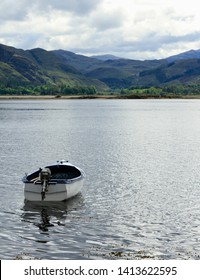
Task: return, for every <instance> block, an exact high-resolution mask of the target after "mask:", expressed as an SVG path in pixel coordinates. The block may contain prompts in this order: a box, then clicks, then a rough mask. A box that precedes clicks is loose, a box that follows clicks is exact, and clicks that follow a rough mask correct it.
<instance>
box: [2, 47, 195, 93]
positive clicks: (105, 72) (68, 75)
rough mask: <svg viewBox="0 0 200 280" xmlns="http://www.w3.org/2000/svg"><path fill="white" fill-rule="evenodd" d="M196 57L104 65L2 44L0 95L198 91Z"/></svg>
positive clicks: (119, 60)
mask: <svg viewBox="0 0 200 280" xmlns="http://www.w3.org/2000/svg"><path fill="white" fill-rule="evenodd" d="M190 55H191V57H190ZM198 55H200V52H199V51H189V52H187V53H186V54H184V55H181V54H179V55H177V56H173V57H171V58H168V59H167V58H166V59H162V60H145V61H141V60H132V59H122V58H116V57H114V58H113V59H112V56H108V58H109V59H107V60H106V59H105V57H104V59H97V58H94V57H87V56H83V55H78V54H75V53H73V52H69V51H65V50H55V51H46V50H44V49H41V48H36V49H31V50H22V49H17V48H14V47H10V46H5V45H2V44H0V94H3V93H12V92H14V93H16V92H22V93H26V94H29V93H34V92H36V93H37V94H40V93H42V94H48V93H50V94H56V93H62V94H63V93H64V94H70V93H76V94H78V93H92V94H93V93H95V92H109V91H111V90H112V91H113V90H118V91H119V90H121V89H127V88H137V87H139V88H141V87H147V88H148V87H163V86H169V85H177V86H179V85H185V86H187V85H194V84H195V85H199V84H200V58H199V57H198ZM185 57H186V58H185ZM182 58H183V59H182Z"/></svg>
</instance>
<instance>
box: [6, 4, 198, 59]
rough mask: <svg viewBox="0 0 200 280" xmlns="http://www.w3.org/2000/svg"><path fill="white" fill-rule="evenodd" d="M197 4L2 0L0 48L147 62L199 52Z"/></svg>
mask: <svg viewBox="0 0 200 280" xmlns="http://www.w3.org/2000/svg"><path fill="white" fill-rule="evenodd" d="M198 8H199V2H198V1H197V0H190V1H188V2H186V1H179V0H176V1H174V0H167V1H166V0H67V1H59V0H57V1H56V0H35V1H28V0H18V1H14V0H2V1H1V6H0V23H1V29H0V42H1V43H4V44H7V45H13V46H14V47H19V48H24V49H27V48H28V49H30V48H34V47H42V48H45V49H60V48H62V49H66V50H71V51H75V52H79V53H82V54H91V55H92V54H97V53H99V54H103V53H112V54H115V55H118V56H120V57H129V58H133V59H150V58H161V57H167V56H169V55H172V54H176V53H179V52H182V51H186V50H189V49H191V48H194V49H199V48H200V33H199V25H200V16H199V9H198Z"/></svg>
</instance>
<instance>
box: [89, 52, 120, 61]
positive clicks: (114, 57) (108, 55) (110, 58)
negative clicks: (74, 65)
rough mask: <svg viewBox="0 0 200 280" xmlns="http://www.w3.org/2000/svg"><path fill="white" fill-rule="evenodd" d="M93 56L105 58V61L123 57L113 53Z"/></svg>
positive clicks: (100, 58)
mask: <svg viewBox="0 0 200 280" xmlns="http://www.w3.org/2000/svg"><path fill="white" fill-rule="evenodd" d="M91 57H92V58H96V59H99V60H103V61H106V60H117V59H121V58H120V57H117V56H115V55H112V54H102V55H93V56H91Z"/></svg>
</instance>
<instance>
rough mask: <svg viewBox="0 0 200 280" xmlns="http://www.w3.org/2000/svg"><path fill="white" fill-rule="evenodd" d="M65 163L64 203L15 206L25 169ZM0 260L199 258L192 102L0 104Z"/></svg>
mask: <svg viewBox="0 0 200 280" xmlns="http://www.w3.org/2000/svg"><path fill="white" fill-rule="evenodd" d="M58 159H67V160H69V161H70V162H72V163H74V164H76V165H78V166H79V167H81V168H82V169H83V170H84V171H85V173H86V179H85V184H84V188H83V190H82V192H81V193H80V194H79V195H78V196H76V197H74V198H73V199H70V200H69V201H66V202H61V203H48V204H47V203H46V204H44V203H43V204H42V203H30V202H29V203H28V202H25V201H24V194H23V184H22V182H21V178H22V177H23V175H24V173H25V172H30V171H32V170H35V168H38V167H40V166H43V165H45V164H48V163H52V162H53V161H55V160H58ZM0 167H1V168H0V178H1V180H0V202H1V203H0V227H1V230H0V258H1V259H15V258H20V257H21V256H28V257H29V258H39V259H115V258H117V259H119V258H122V259H141V258H152V259H199V258H200V101H199V100H48V101H47V100H45V101H40V100H35V101H33V100H30V101H29V100H26V101H24V100H23V101H20V100H17V101H14V100H12V101H6V100H5V101H0Z"/></svg>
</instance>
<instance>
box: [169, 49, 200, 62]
mask: <svg viewBox="0 0 200 280" xmlns="http://www.w3.org/2000/svg"><path fill="white" fill-rule="evenodd" d="M193 58H200V50H189V51H186V52H183V53H180V54H177V55H172V56H170V57H168V58H166V60H167V61H168V62H173V61H175V60H181V59H193Z"/></svg>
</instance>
